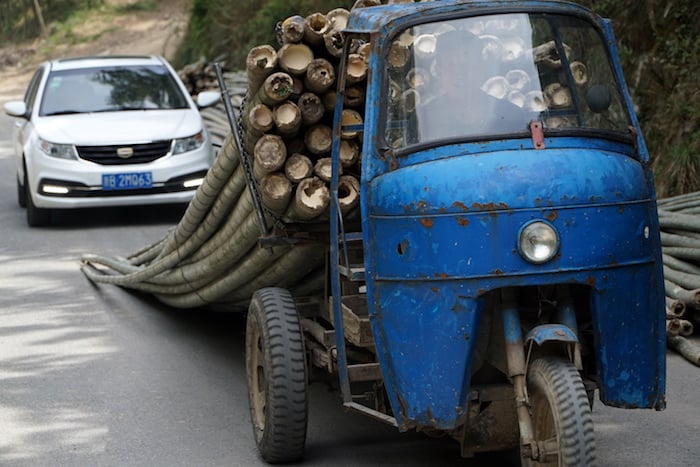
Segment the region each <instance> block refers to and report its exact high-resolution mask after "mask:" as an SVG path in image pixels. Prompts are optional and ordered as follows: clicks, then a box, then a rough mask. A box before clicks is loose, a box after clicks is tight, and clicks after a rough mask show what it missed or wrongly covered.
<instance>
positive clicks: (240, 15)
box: [174, 0, 354, 69]
mask: <svg viewBox="0 0 700 467" xmlns="http://www.w3.org/2000/svg"><path fill="white" fill-rule="evenodd" d="M353 3H354V1H353V0H267V1H262V2H261V1H260V0H239V1H238V2H236V4H235V6H234V5H232V4H231V2H230V1H228V0H193V1H192V9H191V19H190V24H189V27H188V31H187V36H186V38H185V40H184V41H183V45H182V46H181V48H180V50H179V51H178V54H177V56H176V58H175V60H174V62H175V65H176V66H183V65H185V64H187V63H191V62H194V61H196V60H198V59H199V58H200V57H205V58H206V59H208V60H213V59H217V60H218V59H223V60H225V62H226V64H227V66H228V67H229V68H234V69H236V68H238V69H240V68H242V67H243V66H244V64H245V57H246V55H247V54H248V50H250V49H251V48H252V47H254V46H256V45H260V44H274V43H275V42H274V41H275V25H276V24H277V23H278V22H280V21H282V20H284V19H285V18H287V17H289V16H292V15H297V14H298V15H302V16H307V15H309V14H311V13H313V12H316V11H320V12H323V13H325V12H328V11H330V10H332V9H334V8H339V7H344V8H350V7H351V6H352V4H353Z"/></svg>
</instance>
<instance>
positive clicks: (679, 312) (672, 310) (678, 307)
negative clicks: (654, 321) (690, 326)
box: [666, 297, 686, 318]
mask: <svg viewBox="0 0 700 467" xmlns="http://www.w3.org/2000/svg"><path fill="white" fill-rule="evenodd" d="M685 311H686V306H685V303H683V302H682V301H680V300H674V299H672V298H668V297H666V318H682V317H683V316H684V315H685Z"/></svg>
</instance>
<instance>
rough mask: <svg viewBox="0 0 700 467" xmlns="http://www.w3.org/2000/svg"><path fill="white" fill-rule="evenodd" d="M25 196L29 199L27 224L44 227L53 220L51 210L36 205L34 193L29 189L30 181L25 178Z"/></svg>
mask: <svg viewBox="0 0 700 467" xmlns="http://www.w3.org/2000/svg"><path fill="white" fill-rule="evenodd" d="M24 196H25V197H26V200H27V224H29V226H30V227H42V226H45V225H47V224H48V223H49V222H50V221H51V210H50V209H43V208H38V207H36V206H34V201H33V200H32V194H31V192H30V190H29V183H27V179H26V178H25V179H24Z"/></svg>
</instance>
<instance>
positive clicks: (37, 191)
mask: <svg viewBox="0 0 700 467" xmlns="http://www.w3.org/2000/svg"><path fill="white" fill-rule="evenodd" d="M219 98H220V95H219V93H217V92H206V93H202V94H200V95H199V96H198V99H197V104H195V103H194V102H193V100H192V98H191V97H190V95H189V93H188V92H187V90H186V89H185V87H184V85H183V84H182V82H181V81H180V79H179V78H178V76H177V74H176V73H175V71H174V70H173V69H172V67H171V66H170V65H169V64H168V63H167V62H166V60H164V59H163V58H162V57H156V56H144V57H118V56H114V57H110V56H104V57H84V58H74V59H63V60H55V61H50V62H45V63H42V64H41V65H40V66H39V68H38V69H37V71H36V73H35V74H34V76H33V77H32V80H31V81H30V83H29V87H28V88H27V92H26V94H25V96H24V99H23V100H21V101H12V102H8V103H6V104H5V112H6V113H7V114H8V115H10V116H13V117H16V119H15V125H14V129H13V142H14V148H15V154H16V156H17V157H16V160H17V197H18V202H19V204H20V206H22V207H26V208H27V223H28V224H29V225H30V226H40V225H45V224H47V223H49V222H50V219H51V217H50V213H51V210H53V209H66V208H82V207H99V206H125V205H137V204H162V203H184V202H188V201H190V200H191V199H192V196H193V195H194V192H195V191H196V189H197V187H198V186H199V185H200V184H201V183H202V180H203V178H204V175H205V174H206V172H207V170H208V169H209V167H210V166H211V164H212V162H213V157H214V156H213V149H212V145H211V141H210V138H209V135H208V133H207V131H206V128H205V127H204V124H203V122H202V118H201V116H200V114H199V110H198V106H199V107H200V108H202V107H206V106H208V105H211V104H214V103H215V102H216V101H217V100H218V99H219Z"/></svg>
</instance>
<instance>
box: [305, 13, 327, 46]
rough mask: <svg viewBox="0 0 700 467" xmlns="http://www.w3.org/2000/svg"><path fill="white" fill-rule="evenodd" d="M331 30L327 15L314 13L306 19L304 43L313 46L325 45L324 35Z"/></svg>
mask: <svg viewBox="0 0 700 467" xmlns="http://www.w3.org/2000/svg"><path fill="white" fill-rule="evenodd" d="M329 29H330V23H329V22H328V18H326V15H324V14H322V13H318V12H317V13H312V14H310V15H309V16H307V17H306V18H305V19H304V41H305V42H307V43H308V44H311V45H312V46H318V45H320V44H323V35H324V34H326V33H327V32H328V30H329Z"/></svg>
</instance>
